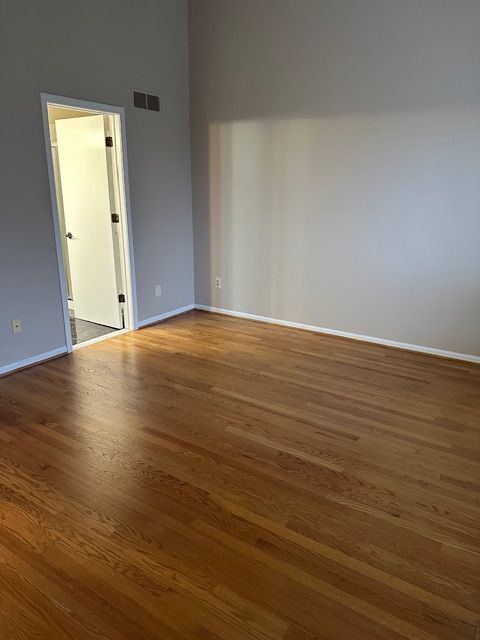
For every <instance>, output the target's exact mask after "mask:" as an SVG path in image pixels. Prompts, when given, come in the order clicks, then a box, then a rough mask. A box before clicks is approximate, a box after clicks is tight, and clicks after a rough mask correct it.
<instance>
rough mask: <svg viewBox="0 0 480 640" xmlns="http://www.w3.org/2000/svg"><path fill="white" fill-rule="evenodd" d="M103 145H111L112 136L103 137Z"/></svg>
mask: <svg viewBox="0 0 480 640" xmlns="http://www.w3.org/2000/svg"><path fill="white" fill-rule="evenodd" d="M105 146H107V147H113V138H112V136H107V137H106V138H105Z"/></svg>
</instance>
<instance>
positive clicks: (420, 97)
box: [189, 0, 480, 355]
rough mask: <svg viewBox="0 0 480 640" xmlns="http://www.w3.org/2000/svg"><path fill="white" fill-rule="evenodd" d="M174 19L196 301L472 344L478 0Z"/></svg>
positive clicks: (479, 184)
mask: <svg viewBox="0 0 480 640" xmlns="http://www.w3.org/2000/svg"><path fill="white" fill-rule="evenodd" d="M189 20H190V22H189V24H190V77H191V80H190V100H191V132H192V175H193V208H194V246H195V283H196V302H197V303H200V304H205V305H214V306H217V307H224V308H228V309H233V310H237V311H244V312H249V313H253V314H259V315H265V316H270V317H274V318H279V319H286V320H290V321H296V322H303V323H308V324H312V325H317V326H323V327H329V328H333V329H337V330H343V331H349V332H355V333H359V334H364V335H370V336H375V337H379V338H386V339H392V340H398V341H402V342H409V343H413V344H418V345H423V346H428V347H435V348H440V349H446V350H450V351H455V352H462V353H466V354H471V355H480V2H478V0H400V1H399V0H261V2H260V1H259V0H241V2H239V1H238V0H191V3H190V18H189ZM217 275H218V276H221V277H222V278H223V289H221V290H219V289H214V288H213V278H214V276H217Z"/></svg>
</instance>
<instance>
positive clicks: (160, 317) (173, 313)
mask: <svg viewBox="0 0 480 640" xmlns="http://www.w3.org/2000/svg"><path fill="white" fill-rule="evenodd" d="M192 309H195V305H194V304H187V306H186V307H179V308H178V309H173V311H166V312H165V313H161V314H160V315H158V316H152V317H151V318H146V319H145V320H139V321H138V328H139V329H141V328H142V327H147V326H148V325H150V324H156V323H157V322H162V320H167V319H168V318H173V316H179V315H181V314H182V313H187V311H192Z"/></svg>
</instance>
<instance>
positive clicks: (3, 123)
mask: <svg viewBox="0 0 480 640" xmlns="http://www.w3.org/2000/svg"><path fill="white" fill-rule="evenodd" d="M0 7H1V8H0V59H1V60H2V64H1V65H0V74H1V76H0V86H1V87H2V102H1V105H0V127H1V131H0V140H1V145H0V154H1V167H0V168H1V174H0V175H1V178H0V179H1V184H0V368H1V367H2V366H5V365H8V364H9V363H11V362H16V361H20V360H23V359H26V358H29V357H32V356H35V355H36V354H40V353H45V352H49V351H51V350H54V349H57V348H59V347H61V346H62V345H65V336H64V327H63V316H62V307H61V298H60V288H59V280H58V269H57V259H56V253H55V244H54V234H53V222H52V214H51V204H50V193H49V184H48V175H47V164H46V155H45V143H44V138H43V127H42V114H41V107H40V92H46V93H51V94H58V95H65V96H72V97H76V98H81V99H85V100H91V101H97V102H101V103H108V104H115V105H121V106H124V107H125V108H126V128H127V144H128V154H129V155H128V162H129V172H130V191H131V204H132V213H133V241H134V249H135V261H136V279H137V289H138V311H139V319H140V320H142V319H147V318H150V317H152V316H155V315H158V314H161V313H164V312H167V311H169V310H172V309H175V308H178V307H181V306H183V305H187V304H190V303H192V302H193V264H192V263H193V260H192V221H191V194H190V156H189V153H190V152H189V131H188V59H187V58H188V56H187V6H186V2H185V1H184V0H137V1H136V2H130V1H129V0H102V1H101V2H99V1H98V0H84V1H83V2H65V1H64V0H45V1H44V2H31V1H30V0H2V3H1V5H0ZM134 89H138V90H144V91H150V92H152V93H156V94H158V95H160V101H161V111H160V113H155V112H152V111H144V110H140V109H134V108H133V104H132V102H133V100H132V91H133V90H134ZM155 284H161V285H162V296H161V297H155V295H154V286H155ZM14 318H20V319H21V321H22V324H23V332H22V333H20V334H17V335H13V333H12V330H11V326H10V321H11V319H14Z"/></svg>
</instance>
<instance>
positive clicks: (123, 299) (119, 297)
mask: <svg viewBox="0 0 480 640" xmlns="http://www.w3.org/2000/svg"><path fill="white" fill-rule="evenodd" d="M118 301H119V302H125V294H124V293H119V294H118Z"/></svg>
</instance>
